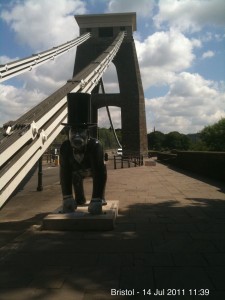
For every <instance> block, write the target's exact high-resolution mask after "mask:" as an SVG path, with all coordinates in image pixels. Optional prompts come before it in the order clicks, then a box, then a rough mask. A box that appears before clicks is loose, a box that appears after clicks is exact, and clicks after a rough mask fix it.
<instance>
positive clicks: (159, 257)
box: [0, 163, 225, 300]
mask: <svg viewBox="0 0 225 300" xmlns="http://www.w3.org/2000/svg"><path fill="white" fill-rule="evenodd" d="M108 169H109V170H108V182H107V191H106V197H107V199H108V200H115V199H117V200H119V216H118V218H117V225H116V229H115V230H114V231H108V232H59V231H54V232H52V231H40V230H39V229H38V226H37V225H39V224H41V220H42V219H43V217H44V216H45V215H46V214H48V213H49V212H50V211H53V210H54V209H55V208H56V207H57V206H59V205H60V201H61V197H60V186H59V181H58V175H57V174H58V167H55V168H47V166H45V167H44V181H45V182H46V184H47V186H45V188H44V191H43V192H36V191H35V190H36V181H35V182H34V181H32V180H31V181H30V182H29V183H28V184H27V186H26V187H25V188H24V189H23V190H22V191H20V192H19V193H18V194H17V195H16V196H14V197H13V198H12V199H11V200H10V202H8V203H7V204H6V205H5V207H4V208H3V209H2V210H1V211H0V220H1V221H0V247H1V248H0V298H1V299H7V300H8V299H17V300H19V299H23V300H26V299H29V300H31V299H43V300H44V299H46V300H51V299H54V300H57V299H67V300H70V299H73V300H74V299H76V300H79V299H83V300H87V299H111V298H112V296H110V291H111V289H117V290H118V289H125V288H127V289H135V293H137V292H140V294H139V298H135V299H143V298H144V299H145V298H146V297H143V289H144V288H145V289H146V291H147V289H152V292H153V289H156V288H159V289H167V288H173V289H177V291H175V292H176V293H177V295H178V294H179V293H182V295H183V293H185V296H182V297H181V296H177V297H175V296H173V297H172V298H173V299H196V298H195V297H194V296H191V295H190V294H191V293H192V295H194V294H195V293H196V290H194V289H200V288H204V289H209V291H210V294H211V296H208V297H201V299H203V298H207V299H225V290H224V278H225V194H224V187H223V186H222V185H219V184H218V183H216V182H206V181H204V180H202V178H193V177H191V176H188V175H187V174H186V175H185V174H182V173H180V172H177V171H175V170H171V169H169V168H168V167H166V166H164V165H161V164H156V166H142V167H137V168H134V167H133V168H130V169H128V168H127V169H117V170H113V169H112V167H111V164H110V163H109V165H108ZM86 191H87V195H88V196H89V197H90V193H91V180H90V179H88V180H87V181H86ZM178 289H185V291H181V290H180V292H179V290H178ZM189 289H191V290H190V291H189ZM165 293H166V290H165ZM140 295H142V296H140ZM114 298H115V299H124V297H123V296H120V297H119V296H118V297H114ZM148 298H149V299H152V297H147V299H148ZM153 298H155V297H153ZM161 298H162V299H168V296H167V297H161ZM161 298H160V299H161ZM170 298H171V297H170ZM130 299H132V297H131V298H130ZM197 299H198V298H197Z"/></svg>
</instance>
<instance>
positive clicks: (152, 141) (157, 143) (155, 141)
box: [148, 131, 165, 151]
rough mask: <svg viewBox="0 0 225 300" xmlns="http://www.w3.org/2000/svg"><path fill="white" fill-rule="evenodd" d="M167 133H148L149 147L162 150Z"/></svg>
mask: <svg viewBox="0 0 225 300" xmlns="http://www.w3.org/2000/svg"><path fill="white" fill-rule="evenodd" d="M164 140H165V134H164V133H162V132H160V131H154V132H151V133H149V134H148V149H151V150H157V151H160V150H162V148H163V143H164Z"/></svg>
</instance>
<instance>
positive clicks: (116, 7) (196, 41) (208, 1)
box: [0, 0, 225, 134]
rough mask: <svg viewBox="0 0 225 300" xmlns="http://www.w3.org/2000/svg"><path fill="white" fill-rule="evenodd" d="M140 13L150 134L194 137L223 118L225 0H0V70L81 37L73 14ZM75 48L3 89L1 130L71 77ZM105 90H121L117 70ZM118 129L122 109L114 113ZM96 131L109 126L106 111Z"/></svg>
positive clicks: (139, 51) (138, 38)
mask: <svg viewBox="0 0 225 300" xmlns="http://www.w3.org/2000/svg"><path fill="white" fill-rule="evenodd" d="M118 12H136V14H137V31H136V32H135V33H134V40H135V45H136V50H137V55H138V60H139V66H140V71H141V77H142V83H143V88H144V94H145V106H146V120H147V132H148V133H149V132H152V131H153V130H154V129H155V130H158V131H161V132H163V133H168V132H171V131H179V132H180V133H184V134H188V133H196V132H199V131H201V130H202V129H203V128H204V127H205V126H208V125H211V124H214V123H216V122H218V121H219V120H220V119H221V118H224V117H225V31H224V29H225V1H224V0H139V1H137V0H57V1H54V0H0V41H1V42H0V64H3V65H4V64H6V63H8V62H10V61H14V60H17V59H21V58H24V57H27V56H30V55H32V54H35V53H38V52H40V51H44V50H47V49H50V48H52V47H54V46H58V45H60V44H62V43H64V42H67V41H69V40H71V39H73V38H75V37H77V36H79V28H78V25H77V23H76V21H75V19H74V15H80V14H81V15H82V14H103V13H118ZM75 55H76V48H74V49H73V50H71V51H70V52H69V53H68V54H65V55H62V56H60V57H59V58H57V59H55V60H54V61H51V62H49V63H46V64H44V65H42V66H40V67H38V68H36V69H34V70H32V71H31V72H27V73H24V74H22V75H19V76H17V77H14V78H12V79H9V80H7V81H4V82H3V83H2V84H0V126H2V125H3V124H4V123H6V122H7V121H9V120H16V119H17V118H19V117H20V116H21V115H22V114H24V113H25V112H26V111H28V110H29V109H30V108H32V107H33V106H34V105H36V104H38V103H39V102H40V101H42V100H44V99H45V98H46V97H48V96H49V95H50V94H51V93H53V92H54V91H56V90H57V89H58V88H60V87H61V86H62V85H64V84H65V83H66V81H67V80H68V79H70V78H71V77H72V72H73V65H74V59H75ZM103 80H104V83H105V90H106V92H110V93H111V92H119V88H118V80H117V75H116V71H115V67H114V65H113V64H111V67H110V68H108V70H107V72H106V73H105V75H104V78H103ZM110 110H111V114H112V120H113V123H114V127H115V128H119V127H120V126H121V115H120V110H118V108H110ZM99 126H101V127H109V126H110V125H109V121H108V118H107V114H106V112H105V109H101V111H100V112H99Z"/></svg>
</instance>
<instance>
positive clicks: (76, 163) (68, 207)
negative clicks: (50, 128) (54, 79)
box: [60, 93, 107, 214]
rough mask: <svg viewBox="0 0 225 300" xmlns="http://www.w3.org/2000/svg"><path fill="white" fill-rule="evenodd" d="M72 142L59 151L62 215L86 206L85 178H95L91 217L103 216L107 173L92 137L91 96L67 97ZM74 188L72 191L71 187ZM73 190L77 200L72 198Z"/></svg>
mask: <svg viewBox="0 0 225 300" xmlns="http://www.w3.org/2000/svg"><path fill="white" fill-rule="evenodd" d="M67 104H68V123H67V124H63V125H66V126H67V127H69V139H68V140H66V141H65V142H63V144H62V145H61V148H60V181H61V189H62V195H63V212H64V213H68V212H73V211H74V210H75V209H76V208H77V206H78V205H84V204H85V203H86V198H85V194H84V187H83V179H84V178H85V177H88V176H92V177H93V190H92V199H91V201H90V204H89V206H88V211H89V212H90V213H91V214H100V213H102V205H106V204H107V203H106V201H105V185H106V180H107V171H106V166H105V164H104V152H103V147H102V145H101V144H100V142H99V141H98V140H97V139H95V138H92V137H90V133H89V128H90V127H91V126H96V124H93V123H90V116H91V95H90V94H84V93H72V94H68V97H67ZM72 187H73V188H72ZM73 189H74V193H75V198H74V197H73Z"/></svg>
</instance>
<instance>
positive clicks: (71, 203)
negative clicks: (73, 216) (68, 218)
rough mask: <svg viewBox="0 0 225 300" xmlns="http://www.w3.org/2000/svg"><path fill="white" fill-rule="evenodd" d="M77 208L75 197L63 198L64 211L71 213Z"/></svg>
mask: <svg viewBox="0 0 225 300" xmlns="http://www.w3.org/2000/svg"><path fill="white" fill-rule="evenodd" d="M76 208H77V202H76V201H75V200H74V199H73V198H67V199H63V213H71V212H74V210H75V209H76Z"/></svg>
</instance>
